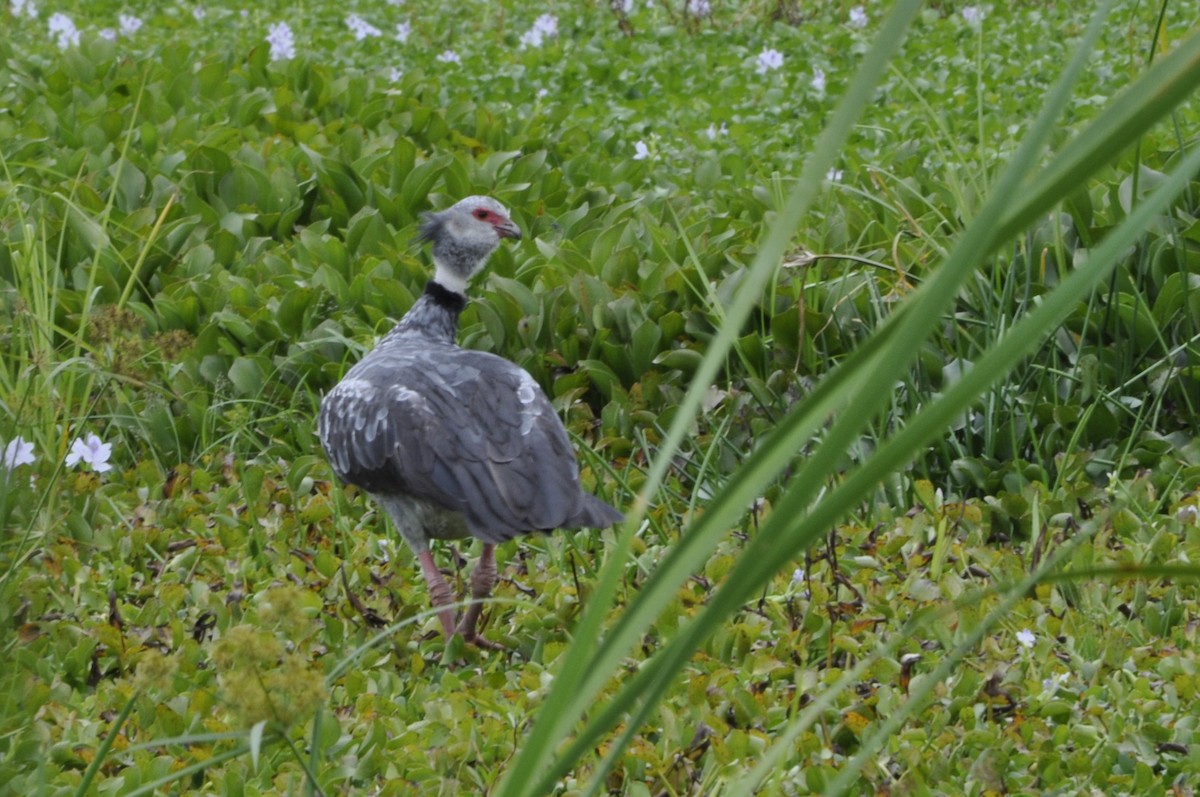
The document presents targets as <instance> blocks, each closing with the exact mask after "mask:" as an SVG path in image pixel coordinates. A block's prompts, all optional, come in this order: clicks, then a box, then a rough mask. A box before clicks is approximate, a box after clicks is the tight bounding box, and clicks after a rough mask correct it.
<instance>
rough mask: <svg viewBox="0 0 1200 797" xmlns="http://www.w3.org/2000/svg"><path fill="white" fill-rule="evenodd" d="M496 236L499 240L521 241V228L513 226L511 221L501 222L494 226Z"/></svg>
mask: <svg viewBox="0 0 1200 797" xmlns="http://www.w3.org/2000/svg"><path fill="white" fill-rule="evenodd" d="M495 227H496V234H497V235H499V236H500V237H501V238H515V239H516V240H518V241H519V240H521V228H520V227H518V226H517V225H515V224H513V223H512V222H511V221H507V220H506V221H502V222H500V223H499V224H497V225H495Z"/></svg>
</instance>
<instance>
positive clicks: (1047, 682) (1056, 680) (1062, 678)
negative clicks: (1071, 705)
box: [1042, 672, 1071, 694]
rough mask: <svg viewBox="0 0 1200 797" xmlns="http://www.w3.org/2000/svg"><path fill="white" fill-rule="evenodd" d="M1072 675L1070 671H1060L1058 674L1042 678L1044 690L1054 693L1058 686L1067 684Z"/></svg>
mask: <svg viewBox="0 0 1200 797" xmlns="http://www.w3.org/2000/svg"><path fill="white" fill-rule="evenodd" d="M1070 677H1071V675H1070V673H1065V672H1060V673H1059V674H1058V675H1051V676H1050V677H1049V678H1043V679H1042V691H1043V692H1046V693H1048V694H1054V693H1055V692H1057V691H1058V688H1059V687H1060V686H1062V685H1063V684H1065V683H1066V682H1067V681H1068V680H1069V679H1070Z"/></svg>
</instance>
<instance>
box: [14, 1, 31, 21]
mask: <svg viewBox="0 0 1200 797" xmlns="http://www.w3.org/2000/svg"><path fill="white" fill-rule="evenodd" d="M9 7H10V8H12V15H13V16H14V17H19V16H21V15H24V16H27V17H29V18H30V19H35V18H36V17H37V13H38V12H37V6H35V5H34V4H33V0H12V2H11V3H9Z"/></svg>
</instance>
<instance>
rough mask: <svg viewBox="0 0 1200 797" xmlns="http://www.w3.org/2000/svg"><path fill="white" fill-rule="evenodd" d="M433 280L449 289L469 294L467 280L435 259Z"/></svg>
mask: <svg viewBox="0 0 1200 797" xmlns="http://www.w3.org/2000/svg"><path fill="white" fill-rule="evenodd" d="M433 281H434V282H436V283H437V284H438V285H441V286H442V287H443V288H445V289H446V290H448V291H454V292H455V293H460V294H462V295H463V296H466V295H467V281H466V280H465V279H463V278H462V277H460V276H458V275H457V274H455V273H454V272H453V271H451V270H450V269H448V268H446V267H445V266H443V265H442V264H441V263H439V262H438V260H437V258H436V257H435V258H434V259H433Z"/></svg>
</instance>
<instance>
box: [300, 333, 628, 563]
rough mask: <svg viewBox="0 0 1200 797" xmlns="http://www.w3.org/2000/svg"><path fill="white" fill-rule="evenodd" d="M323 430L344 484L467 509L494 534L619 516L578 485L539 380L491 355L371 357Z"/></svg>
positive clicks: (332, 400)
mask: <svg viewBox="0 0 1200 797" xmlns="http://www.w3.org/2000/svg"><path fill="white" fill-rule="evenodd" d="M380 354H381V355H382V354H383V353H382V352H380ZM318 430H319V434H320V437H321V442H322V445H324V447H325V450H326V452H327V453H328V455H329V459H330V462H331V463H332V465H333V468H334V471H335V472H336V473H337V474H338V476H339V477H340V478H342V479H343V480H344V481H348V482H350V483H352V484H358V485H359V486H361V487H363V488H364V489H366V490H368V491H369V492H403V493H408V494H410V495H414V496H417V497H420V498H423V499H426V500H429V501H433V502H434V503H436V504H438V505H440V506H443V507H445V508H447V509H451V510H455V511H458V512H461V513H463V515H465V516H466V518H467V523H468V526H469V527H470V529H471V532H472V534H473V535H474V536H476V537H479V538H480V539H483V540H486V541H488V542H500V541H503V540H507V539H511V538H512V537H514V536H516V535H518V534H524V533H527V532H529V531H532V530H535V529H538V530H550V529H554V528H560V527H564V526H566V527H575V526H580V525H585V524H586V525H593V523H594V522H595V521H606V522H605V523H604V524H603V525H607V524H609V523H612V522H615V521H616V520H619V519H620V514H619V513H617V512H616V510H611V508H609V509H610V513H609V514H607V515H606V513H604V512H600V511H597V508H596V506H595V504H597V503H602V502H598V501H596V500H595V499H592V500H591V501H588V500H587V499H588V498H591V496H586V495H585V494H584V493H583V492H582V491H581V489H580V486H579V469H578V465H577V464H576V461H575V452H574V450H573V449H572V448H571V444H570V440H569V439H568V437H567V433H566V429H565V428H563V425H562V422H561V421H560V420H559V418H558V416H557V414H556V413H555V412H554V408H553V406H552V405H551V404H550V401H549V400H548V399H547V398H546V395H545V394H544V393H543V392H542V390H541V388H540V387H539V386H538V385H537V383H536V382H535V381H534V380H533V377H531V376H530V375H529V374H528V373H527V372H526V371H525V370H524V369H522V368H520V367H518V366H516V365H514V364H513V363H511V362H509V361H507V360H504V359H502V358H500V357H497V356H495V355H492V354H488V353H486V352H477V351H471V350H465V349H459V348H457V347H446V348H445V349H444V350H441V349H435V350H424V351H421V352H418V353H408V352H405V353H389V354H388V355H386V356H380V357H374V356H369V357H368V358H366V359H364V360H363V361H362V362H360V363H359V364H358V365H356V366H355V367H354V368H353V369H351V371H350V372H349V373H348V374H347V375H346V378H345V379H344V380H343V381H342V382H341V383H339V384H338V386H337V387H335V388H334V389H333V390H332V391H331V392H330V393H329V394H328V395H327V396H326V397H325V399H324V401H323V402H322V404H321V414H320V420H319V426H318ZM605 506H606V505H605Z"/></svg>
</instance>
